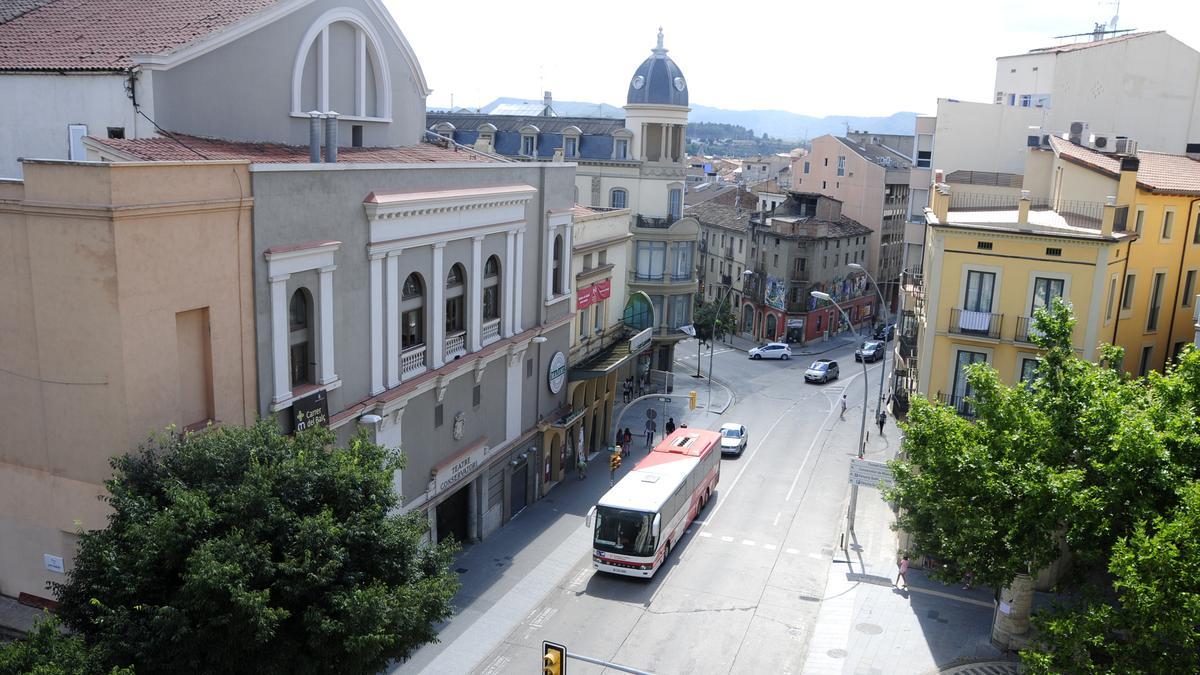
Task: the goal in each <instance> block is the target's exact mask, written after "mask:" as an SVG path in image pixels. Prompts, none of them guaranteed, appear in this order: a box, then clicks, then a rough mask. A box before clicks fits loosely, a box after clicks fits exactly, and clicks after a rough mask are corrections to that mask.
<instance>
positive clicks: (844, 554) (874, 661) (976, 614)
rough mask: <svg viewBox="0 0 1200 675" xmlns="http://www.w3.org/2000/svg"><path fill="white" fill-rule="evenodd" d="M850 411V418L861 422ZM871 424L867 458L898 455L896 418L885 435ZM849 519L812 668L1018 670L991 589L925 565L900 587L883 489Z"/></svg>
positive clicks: (808, 669) (865, 495)
mask: <svg viewBox="0 0 1200 675" xmlns="http://www.w3.org/2000/svg"><path fill="white" fill-rule="evenodd" d="M850 417H851V416H850V415H847V416H846V421H845V422H844V423H845V424H851V425H853V424H855V423H856V421H852V420H851V419H850ZM871 431H872V432H873V433H872V435H871V436H870V438H869V440H868V444H867V453H866V457H867V459H871V460H875V461H883V460H886V459H891V458H892V457H894V456H895V454H896V451H897V450H898V449H899V439H900V431H899V429H897V428H896V426H895V424H894V422H893V421H892V420H891V419H890V418H889V420H888V424H887V426H886V427H885V430H884V434H883V436H882V437H879V434H878V431H879V430H878V428H877V427H872V428H871ZM843 436H848V437H850V441H849V446H847V447H846V453H847V454H852V453H853V443H854V439H853V436H854V435H853V434H843ZM838 440H841V439H840V438H839V439H838ZM833 442H837V441H833ZM845 444H846V441H844V440H842V441H841V443H839V445H845ZM847 492H849V487H847ZM844 505H848V502H844ZM841 519H842V522H841V526H840V527H839V540H838V541H835V542H833V544H834V548H835V549H837V550H836V552H835V553H834V558H833V561H832V563H831V564H830V567H829V576H828V579H827V586H826V588H825V593H824V596H823V597H824V600H823V601H822V603H821V609H820V611H819V613H818V615H817V621H816V626H815V627H814V630H813V635H812V639H811V641H810V642H809V648H808V655H807V659H806V661H805V665H804V672H805V673H811V674H823V673H838V674H842V673H929V672H938V671H939V670H940V669H944V668H948V667H951V666H958V665H963V664H968V663H979V662H985V661H986V662H989V663H988V669H987V670H986V672H990V673H996V674H1000V673H1016V672H1017V668H1016V666H1017V664H1016V662H1015V661H1013V660H1011V658H1010V657H1009V656H1007V655H1005V654H1002V653H1001V652H1000V651H999V650H997V649H995V648H994V647H992V645H991V627H992V614H993V606H994V605H993V602H992V591H991V590H990V589H984V588H974V589H971V590H964V589H962V588H961V586H958V585H954V586H947V585H944V584H941V583H939V582H937V581H934V580H932V579H930V578H929V577H928V576H927V575H926V574H925V573H924V572H923V571H921V570H917V569H911V570H909V572H908V575H907V577H908V588H907V589H900V588H896V587H894V586H893V582H894V581H895V579H896V572H897V566H896V564H897V561H898V560H899V554H898V552H897V537H896V533H895V532H894V531H892V529H891V524H892V523H893V522H894V521H895V514H894V513H893V512H892V509H891V507H890V506H889V505H888V504H887V503H886V502H884V501H883V499H882V498H881V495H880V493H879V491H878V490H876V489H874V488H867V487H861V488H859V493H858V507H857V514H856V516H855V527H854V531H853V532H846V521H845V508H843V510H842V516H841ZM842 536H846V539H845V542H846V545H845V547H844V549H843V547H842V544H841V537H842ZM980 665H981V666H982V663H980Z"/></svg>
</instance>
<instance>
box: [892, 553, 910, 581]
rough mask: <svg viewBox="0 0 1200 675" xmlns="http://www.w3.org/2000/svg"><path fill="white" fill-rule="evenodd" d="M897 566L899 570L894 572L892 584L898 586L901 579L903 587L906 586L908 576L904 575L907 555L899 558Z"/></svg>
mask: <svg viewBox="0 0 1200 675" xmlns="http://www.w3.org/2000/svg"><path fill="white" fill-rule="evenodd" d="M899 568H900V571H899V573H897V574H896V583H894V584H893V586H899V585H900V582H901V581H903V582H904V588H908V577H907V576H905V575H907V574H908V556H904V557H903V558H901V559H900V563H899Z"/></svg>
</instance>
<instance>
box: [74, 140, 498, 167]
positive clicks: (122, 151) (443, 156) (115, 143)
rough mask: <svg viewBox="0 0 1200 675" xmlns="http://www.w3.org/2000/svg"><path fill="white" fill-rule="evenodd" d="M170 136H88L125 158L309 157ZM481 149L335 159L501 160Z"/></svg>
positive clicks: (425, 146) (390, 151)
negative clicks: (116, 137)
mask: <svg viewBox="0 0 1200 675" xmlns="http://www.w3.org/2000/svg"><path fill="white" fill-rule="evenodd" d="M172 136H173V138H121V139H115V138H95V137H88V140H89V141H91V142H92V143H95V144H97V145H102V146H104V147H105V148H108V149H110V150H112V151H113V152H114V153H115V154H118V155H120V156H122V158H123V159H127V160H129V161H147V162H166V161H170V162H186V161H202V160H228V159H240V160H247V161H250V162H256V163H262V164H304V163H308V161H309V153H308V146H306V145H284V144H282V143H250V142H243V141H227V140H223V139H218V138H202V137H200V136H188V135H186V134H172ZM508 161H509V160H506V159H504V158H501V157H495V156H492V155H488V154H485V153H482V152H476V151H474V150H471V149H469V148H463V147H461V146H450V147H444V146H442V145H438V144H435V143H420V144H418V145H413V146H406V147H396V148H338V162H339V163H342V162H345V163H379V164H411V163H424V162H503V163H508Z"/></svg>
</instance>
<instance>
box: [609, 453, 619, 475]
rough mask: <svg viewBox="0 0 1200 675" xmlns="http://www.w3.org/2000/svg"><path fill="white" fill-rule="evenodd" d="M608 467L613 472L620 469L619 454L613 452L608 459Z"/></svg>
mask: <svg viewBox="0 0 1200 675" xmlns="http://www.w3.org/2000/svg"><path fill="white" fill-rule="evenodd" d="M608 466H609V468H610V469H612V470H613V471H616V470H617V469H619V468H621V453H619V452H614V453H613V454H612V456H611V457H609V458H608Z"/></svg>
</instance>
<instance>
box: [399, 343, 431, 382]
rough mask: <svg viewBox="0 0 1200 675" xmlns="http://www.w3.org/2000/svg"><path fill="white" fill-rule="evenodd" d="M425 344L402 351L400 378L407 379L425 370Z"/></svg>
mask: <svg viewBox="0 0 1200 675" xmlns="http://www.w3.org/2000/svg"><path fill="white" fill-rule="evenodd" d="M425 369H426V368H425V345H416V346H414V347H409V348H408V349H405V350H404V351H402V352H400V379H401V380H407V379H409V378H410V377H416V376H417V375H420V374H422V373H424V372H425Z"/></svg>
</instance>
